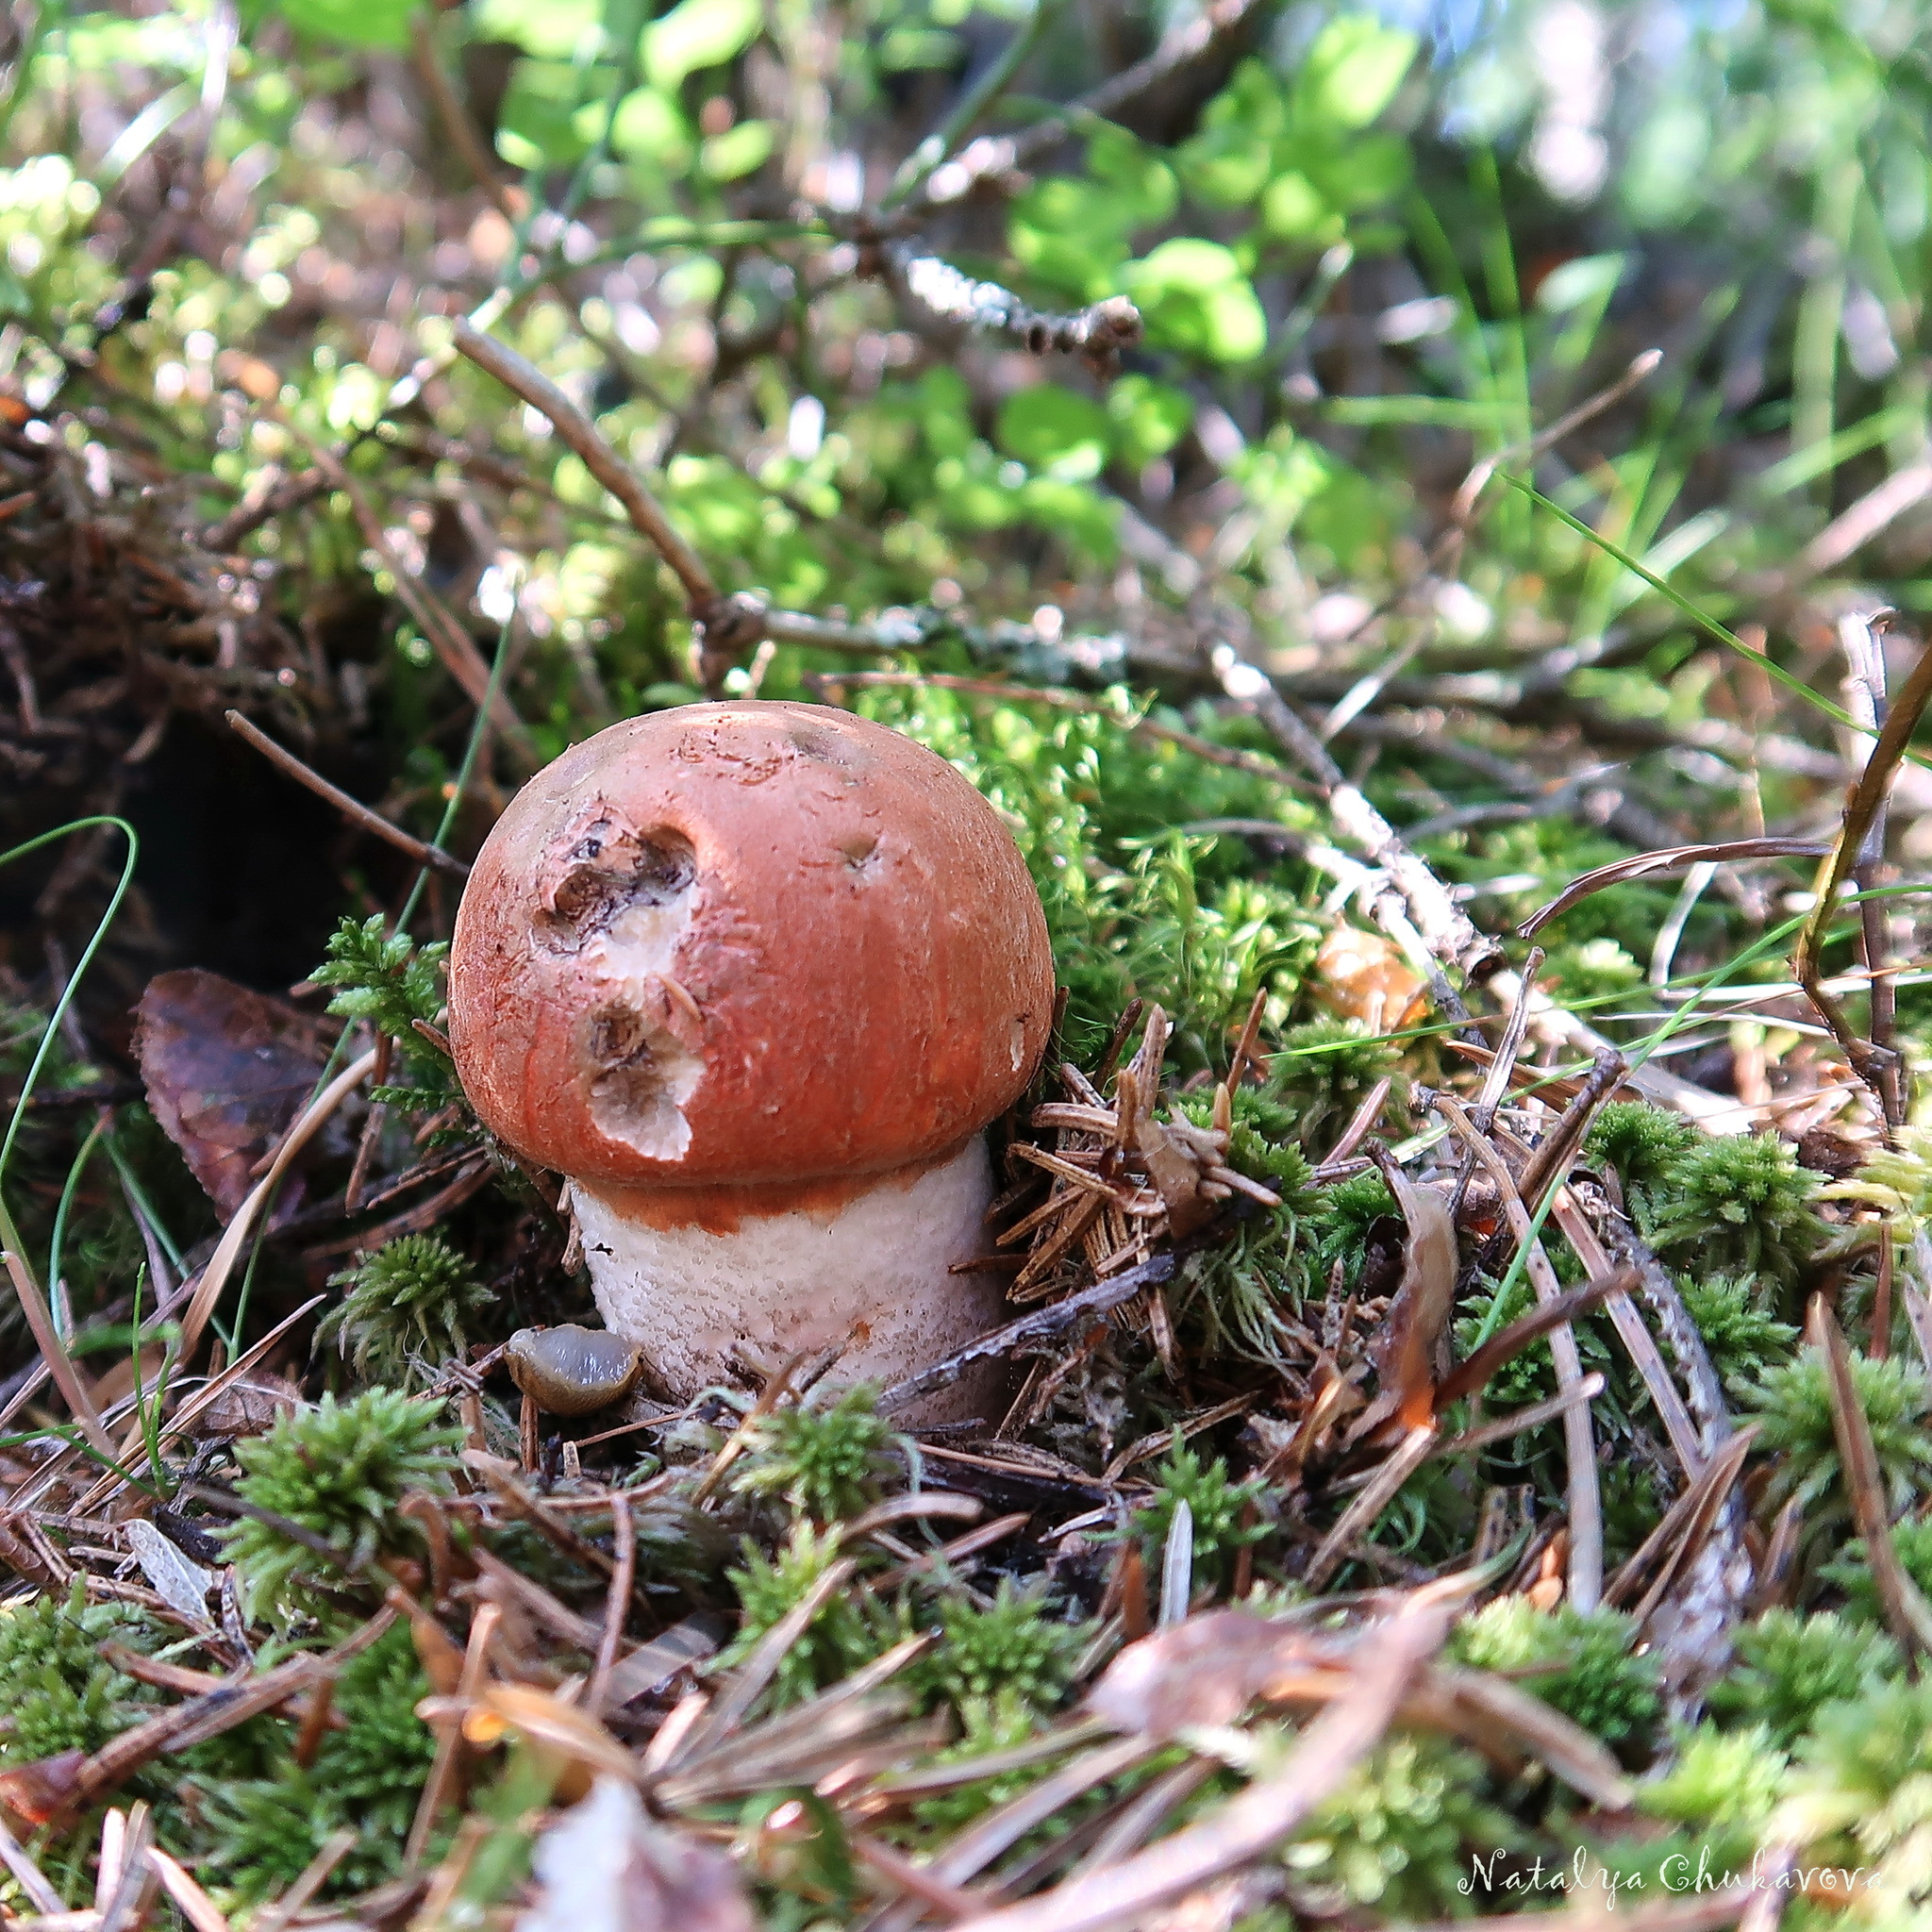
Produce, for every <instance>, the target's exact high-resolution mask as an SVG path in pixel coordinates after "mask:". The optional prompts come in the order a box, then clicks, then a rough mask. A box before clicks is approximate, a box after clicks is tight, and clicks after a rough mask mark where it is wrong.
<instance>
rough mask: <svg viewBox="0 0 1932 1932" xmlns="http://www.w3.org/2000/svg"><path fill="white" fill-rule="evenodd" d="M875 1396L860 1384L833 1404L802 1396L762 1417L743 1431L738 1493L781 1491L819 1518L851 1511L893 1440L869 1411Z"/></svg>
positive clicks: (868, 1490) (867, 1497)
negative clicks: (743, 1440) (744, 1438)
mask: <svg viewBox="0 0 1932 1932" xmlns="http://www.w3.org/2000/svg"><path fill="white" fill-rule="evenodd" d="M814 1392H815V1393H816V1391H814ZM877 1396H878V1391H877V1389H876V1388H874V1387H873V1386H872V1385H870V1384H866V1383H861V1384H860V1385H858V1387H857V1388H853V1389H848V1390H846V1391H843V1392H842V1393H841V1394H840V1395H839V1396H837V1397H836V1399H834V1400H831V1401H825V1400H823V1399H821V1400H818V1401H814V1400H812V1399H811V1397H808V1398H807V1399H806V1400H805V1401H803V1402H794V1403H788V1404H787V1405H786V1406H785V1407H782V1408H778V1409H774V1411H773V1412H772V1413H771V1414H769V1415H765V1416H760V1417H759V1418H758V1421H757V1422H756V1423H754V1424H752V1426H751V1428H750V1430H749V1431H748V1432H747V1438H746V1447H745V1452H744V1455H743V1457H742V1458H741V1461H740V1463H739V1466H738V1469H737V1471H736V1472H735V1474H734V1475H733V1477H732V1487H733V1488H734V1489H735V1490H737V1491H739V1492H740V1493H741V1494H743V1495H754V1496H765V1495H782V1496H783V1497H784V1498H785V1500H786V1501H787V1502H788V1503H789V1504H791V1507H792V1508H793V1509H796V1510H799V1511H801V1512H802V1513H804V1514H805V1515H808V1516H809V1517H811V1518H813V1519H814V1520H815V1521H817V1522H821V1523H825V1522H830V1521H832V1520H834V1519H835V1518H838V1517H841V1516H852V1515H857V1514H858V1511H859V1510H861V1509H863V1508H864V1507H865V1506H866V1505H867V1504H868V1503H869V1502H871V1501H872V1500H873V1499H874V1497H875V1496H876V1495H877V1493H878V1485H879V1481H880V1479H881V1478H882V1477H883V1476H884V1475H885V1474H887V1473H888V1472H889V1471H890V1469H891V1466H892V1462H893V1457H892V1455H891V1444H892V1443H893V1441H895V1440H897V1438H896V1437H895V1435H894V1432H893V1429H892V1425H891V1423H890V1422H888V1421H887V1420H886V1418H885V1417H883V1416H881V1415H878V1414H877V1413H875V1412H874V1407H873V1405H874V1401H875V1400H876V1399H877Z"/></svg>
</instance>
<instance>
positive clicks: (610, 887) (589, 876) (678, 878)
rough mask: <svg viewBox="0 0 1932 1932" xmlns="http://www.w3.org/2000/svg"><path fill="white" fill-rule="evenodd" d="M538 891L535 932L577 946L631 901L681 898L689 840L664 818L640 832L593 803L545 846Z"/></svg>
mask: <svg viewBox="0 0 1932 1932" xmlns="http://www.w3.org/2000/svg"><path fill="white" fill-rule="evenodd" d="M546 870H547V871H548V872H549V874H550V876H549V877H548V878H547V879H545V880H544V882H543V884H542V886H541V888H540V890H539V892H538V895H537V904H538V911H537V920H536V924H537V932H538V936H539V937H540V938H541V940H542V941H544V943H545V944H546V945H548V946H549V947H551V948H552V949H553V950H554V951H557V952H564V953H575V952H579V951H581V950H582V949H583V947H585V946H586V945H588V944H589V943H590V942H591V941H592V940H594V939H596V938H597V937H598V936H599V935H600V934H602V933H604V932H606V931H608V929H609V928H610V927H611V926H612V925H613V924H615V923H616V922H617V921H618V919H619V918H620V916H621V915H622V914H624V913H625V911H627V910H629V909H631V908H658V907H669V906H673V905H675V904H677V903H678V902H680V901H681V900H683V899H684V898H685V897H686V896H687V895H688V894H689V892H690V891H691V882H692V880H693V879H694V878H695V877H696V875H697V863H696V859H695V858H694V856H693V854H692V852H691V841H690V840H688V839H686V838H685V837H684V836H683V835H682V834H681V833H678V832H674V831H672V830H671V829H670V827H669V826H665V825H659V826H657V827H656V828H654V829H653V830H651V831H649V832H640V831H637V830H635V829H634V828H633V827H631V826H629V825H627V824H625V823H624V822H623V820H621V819H620V818H618V817H617V816H616V815H615V814H614V813H612V812H609V811H606V810H602V809H599V810H598V811H597V812H596V813H595V815H594V816H592V817H591V818H590V819H589V820H588V821H580V822H579V823H578V824H576V825H575V826H573V827H572V828H571V829H570V830H569V831H568V832H566V833H565V834H564V836H563V837H562V838H561V839H559V840H558V841H557V842H556V844H555V845H554V846H553V847H552V854H551V859H550V863H549V865H548V867H547V868H546Z"/></svg>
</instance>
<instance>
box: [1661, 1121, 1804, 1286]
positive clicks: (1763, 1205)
mask: <svg viewBox="0 0 1932 1932" xmlns="http://www.w3.org/2000/svg"><path fill="white" fill-rule="evenodd" d="M1821 1185H1822V1183H1821V1181H1820V1179H1819V1176H1818V1175H1817V1174H1813V1173H1812V1172H1811V1171H1810V1169H1808V1168H1804V1167H1800V1166H1799V1165H1798V1161H1797V1150H1796V1149H1795V1148H1793V1147H1792V1146H1791V1144H1790V1141H1779V1140H1777V1139H1775V1138H1774V1137H1773V1136H1772V1135H1769V1134H1727V1135H1721V1136H1718V1137H1717V1138H1715V1139H1709V1140H1704V1141H1699V1142H1698V1144H1697V1145H1696V1146H1694V1147H1692V1148H1691V1149H1689V1150H1687V1151H1686V1152H1684V1153H1682V1154H1679V1155H1678V1156H1677V1157H1676V1158H1674V1159H1673V1160H1671V1161H1670V1162H1669V1163H1668V1164H1667V1165H1666V1167H1665V1169H1664V1173H1663V1176H1662V1179H1661V1182H1660V1184H1659V1186H1658V1187H1657V1190H1656V1191H1655V1192H1654V1194H1653V1196H1652V1200H1651V1205H1650V1208H1649V1211H1648V1213H1647V1214H1646V1216H1645V1219H1646V1221H1647V1222H1648V1226H1647V1228H1646V1230H1645V1231H1646V1232H1647V1233H1648V1235H1649V1237H1650V1240H1651V1241H1652V1243H1653V1245H1654V1246H1655V1247H1656V1248H1657V1252H1658V1253H1659V1254H1660V1255H1664V1256H1669V1255H1671V1254H1674V1253H1680V1252H1685V1251H1692V1250H1694V1252H1695V1255H1696V1257H1697V1265H1698V1266H1699V1268H1700V1269H1726V1270H1731V1269H1737V1270H1743V1271H1745V1272H1747V1273H1750V1274H1760V1275H1763V1276H1765V1277H1766V1278H1767V1279H1768V1280H1772V1281H1775V1282H1777V1283H1778V1284H1779V1285H1780V1286H1782V1287H1786V1288H1789V1287H1790V1285H1791V1284H1792V1283H1794V1282H1795V1281H1796V1280H1797V1278H1798V1275H1799V1273H1800V1272H1801V1270H1802V1269H1803V1267H1804V1265H1805V1263H1806V1262H1807V1260H1808V1259H1809V1258H1810V1257H1811V1255H1812V1253H1813V1252H1814V1250H1815V1249H1816V1248H1817V1246H1818V1244H1819V1242H1820V1241H1822V1240H1823V1239H1824V1223H1823V1222H1821V1221H1820V1220H1819V1218H1818V1214H1817V1211H1816V1208H1814V1206H1813V1203H1814V1202H1815V1201H1816V1199H1817V1196H1818V1190H1819V1188H1820V1186H1821Z"/></svg>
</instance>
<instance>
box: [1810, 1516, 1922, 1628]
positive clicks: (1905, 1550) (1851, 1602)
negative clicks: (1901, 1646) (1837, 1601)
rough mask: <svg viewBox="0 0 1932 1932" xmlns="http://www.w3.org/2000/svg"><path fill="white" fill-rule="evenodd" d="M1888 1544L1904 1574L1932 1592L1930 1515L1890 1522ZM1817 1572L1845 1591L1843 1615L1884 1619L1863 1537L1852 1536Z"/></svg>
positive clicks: (1869, 1622) (1920, 1586)
mask: <svg viewBox="0 0 1932 1932" xmlns="http://www.w3.org/2000/svg"><path fill="white" fill-rule="evenodd" d="M1891 1547H1892V1549H1893V1551H1894V1552H1895V1554H1896V1555H1897V1557H1898V1559H1899V1562H1900V1564H1901V1565H1902V1566H1903V1567H1904V1570H1905V1573H1906V1574H1907V1576H1909V1577H1910V1578H1911V1579H1912V1581H1913V1582H1914V1583H1916V1584H1917V1585H1918V1586H1919V1588H1920V1589H1921V1590H1922V1591H1932V1518H1924V1517H1920V1518H1918V1519H1916V1520H1914V1519H1910V1518H1908V1519H1907V1520H1906V1521H1905V1522H1903V1523H1895V1524H1892V1525H1891ZM1819 1574H1821V1575H1822V1576H1824V1578H1825V1579H1826V1580H1827V1581H1828V1582H1831V1583H1835V1584H1837V1585H1838V1587H1839V1588H1840V1590H1841V1591H1844V1593H1845V1614H1846V1615H1847V1616H1849V1617H1855V1618H1862V1619H1863V1620H1864V1622H1866V1623H1868V1624H1877V1623H1882V1622H1883V1621H1884V1613H1883V1612H1882V1611H1881V1610H1880V1608H1879V1606H1878V1592H1877V1591H1875V1590H1874V1588H1873V1586H1872V1565H1871V1563H1870V1562H1869V1561H1868V1560H1867V1558H1866V1555H1865V1539H1864V1538H1863V1537H1861V1536H1860V1537H1854V1538H1853V1539H1852V1541H1850V1542H1848V1543H1847V1544H1846V1545H1845V1547H1844V1554H1843V1555H1842V1556H1840V1557H1835V1558H1834V1559H1833V1560H1832V1561H1831V1562H1829V1563H1826V1564H1824V1566H1823V1567H1822V1568H1821V1570H1820V1572H1819Z"/></svg>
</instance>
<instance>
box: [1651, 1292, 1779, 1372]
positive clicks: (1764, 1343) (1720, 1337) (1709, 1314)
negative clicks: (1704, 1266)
mask: <svg viewBox="0 0 1932 1932" xmlns="http://www.w3.org/2000/svg"><path fill="white" fill-rule="evenodd" d="M1677 1292H1678V1293H1679V1294H1680V1295H1682V1296H1683V1298H1684V1308H1685V1311H1686V1312H1687V1313H1688V1314H1689V1315H1690V1317H1691V1321H1692V1322H1693V1323H1695V1324H1696V1326H1697V1332H1698V1334H1700V1335H1701V1336H1703V1338H1704V1345H1705V1347H1706V1348H1707V1350H1709V1352H1710V1360H1711V1366H1712V1367H1713V1368H1715V1369H1716V1370H1717V1372H1718V1374H1719V1375H1720V1376H1722V1377H1723V1378H1724V1380H1725V1381H1726V1382H1735V1381H1739V1380H1742V1379H1744V1378H1746V1377H1748V1376H1751V1375H1757V1374H1762V1373H1763V1371H1764V1370H1765V1369H1766V1368H1767V1367H1768V1366H1769V1365H1770V1364H1772V1363H1774V1362H1781V1361H1783V1360H1785V1359H1786V1358H1787V1357H1789V1356H1790V1352H1791V1344H1792V1343H1793V1342H1794V1341H1797V1339H1798V1331H1797V1329H1796V1328H1794V1327H1793V1326H1792V1325H1791V1324H1790V1323H1789V1322H1780V1321H1779V1320H1778V1319H1777V1318H1776V1316H1774V1314H1773V1313H1772V1312H1771V1310H1770V1308H1769V1307H1767V1306H1766V1302H1767V1299H1768V1296H1767V1292H1766V1290H1765V1286H1764V1284H1763V1283H1762V1282H1760V1281H1759V1280H1758V1278H1757V1276H1756V1275H1755V1274H1709V1275H1704V1274H1680V1275H1678V1277H1677Z"/></svg>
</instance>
